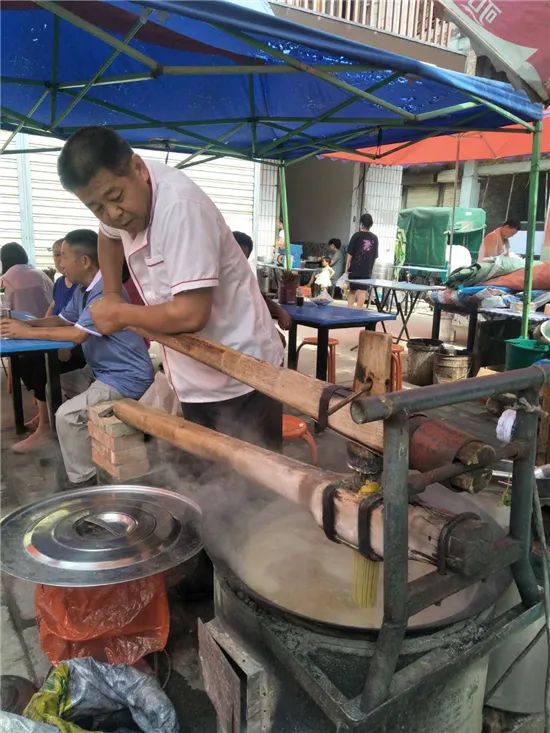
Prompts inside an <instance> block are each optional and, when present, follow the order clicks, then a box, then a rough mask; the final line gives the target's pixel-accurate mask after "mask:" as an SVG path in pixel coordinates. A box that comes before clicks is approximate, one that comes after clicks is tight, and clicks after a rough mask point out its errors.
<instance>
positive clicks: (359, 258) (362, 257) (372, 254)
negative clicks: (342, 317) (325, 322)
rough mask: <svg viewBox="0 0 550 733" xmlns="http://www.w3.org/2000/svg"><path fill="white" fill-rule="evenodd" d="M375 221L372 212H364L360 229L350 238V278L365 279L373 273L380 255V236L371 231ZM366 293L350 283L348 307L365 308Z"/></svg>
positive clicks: (348, 262) (348, 263) (348, 269)
mask: <svg viewBox="0 0 550 733" xmlns="http://www.w3.org/2000/svg"><path fill="white" fill-rule="evenodd" d="M373 223H374V222H373V219H372V216H371V215H370V214H363V215H362V216H361V218H360V219H359V224H360V229H359V231H358V232H356V233H355V234H354V235H353V236H352V238H351V239H350V242H349V245H348V256H347V258H346V272H347V273H348V276H349V279H350V280H365V279H366V278H369V277H370V276H371V274H372V268H373V267H374V263H375V261H376V258H377V257H378V237H377V236H376V234H373V233H372V232H371V229H372V225H373ZM366 295H367V293H366V291H365V290H352V289H351V285H350V290H349V293H348V308H353V306H354V305H356V304H357V307H358V308H363V306H364V305H365V298H366Z"/></svg>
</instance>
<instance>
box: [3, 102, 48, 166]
mask: <svg viewBox="0 0 550 733" xmlns="http://www.w3.org/2000/svg"><path fill="white" fill-rule="evenodd" d="M49 93H50V90H49V89H46V91H45V92H43V93H42V94H41V95H40V97H39V98H38V99H37V100H36V102H35V103H34V104H33V106H32V107H31V108H30V110H29V111H28V112H27V115H26V116H25V117H23V116H22V115H21V121H20V123H19V124H18V125H17V127H16V128H15V130H13V132H12V133H11V135H9V136H8V139H7V140H6V142H5V143H4V144H3V145H2V147H1V148H0V153H3V152H4V150H5V149H6V148H7V147H8V145H9V144H10V143H11V141H12V140H13V138H14V137H15V136H16V135H17V133H18V132H21V130H22V129H23V128H24V127H25V125H26V124H27V123H28V122H32V119H31V116H32V115H33V114H34V113H35V112H36V110H37V109H38V108H39V107H40V105H41V104H42V102H43V101H44V100H45V99H46V97H47V96H48V95H49Z"/></svg>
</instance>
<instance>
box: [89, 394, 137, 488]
mask: <svg viewBox="0 0 550 733" xmlns="http://www.w3.org/2000/svg"><path fill="white" fill-rule="evenodd" d="M88 432H89V433H90V438H91V441H92V460H93V462H94V463H95V464H96V466H97V467H98V468H99V469H101V470H102V471H105V472H106V473H107V474H108V475H109V476H110V477H111V478H112V479H113V480H114V481H128V480H129V479H135V478H137V477H139V476H143V475H144V474H146V473H148V472H149V468H150V467H149V459H148V457H147V449H146V446H145V443H144V442H143V433H141V432H140V431H139V430H136V429H135V428H132V427H130V426H129V425H126V423H124V422H122V420H119V419H118V417H116V416H115V415H113V414H112V402H101V403H99V404H98V405H93V406H92V407H88Z"/></svg>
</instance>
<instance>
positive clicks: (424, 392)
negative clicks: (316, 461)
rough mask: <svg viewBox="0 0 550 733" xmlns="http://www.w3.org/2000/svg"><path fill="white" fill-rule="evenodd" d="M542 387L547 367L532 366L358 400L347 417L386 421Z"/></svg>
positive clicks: (547, 377)
mask: <svg viewBox="0 0 550 733" xmlns="http://www.w3.org/2000/svg"><path fill="white" fill-rule="evenodd" d="M545 384H550V366H534V367H528V368H527V369H514V370H512V371H507V372H502V373H501V374H494V375H490V376H488V377H475V378H474V379H461V380H459V381H458V382H450V383H448V384H433V385H430V386H428V387H421V388H419V389H408V390H405V391H402V392H390V393H389V394H386V395H381V396H379V397H358V398H357V399H356V400H355V402H353V403H352V404H351V406H350V413H351V416H352V418H353V420H354V422H356V423H359V424H362V423H367V422H373V421H375V420H385V419H386V418H388V417H390V416H391V415H395V414H396V413H398V412H400V411H403V410H404V411H405V412H414V411H415V410H418V409H419V407H420V406H422V410H423V411H426V410H431V409H434V408H436V407H445V406H446V405H453V404H458V403H461V402H470V401H471V400H476V399H481V398H483V397H492V396H494V395H498V394H502V393H503V392H516V391H518V390H522V389H529V388H531V387H532V388H533V389H536V390H539V389H540V388H541V387H542V386H543V385H545ZM534 434H535V431H533V435H534Z"/></svg>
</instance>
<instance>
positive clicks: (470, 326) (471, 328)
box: [466, 308, 477, 354]
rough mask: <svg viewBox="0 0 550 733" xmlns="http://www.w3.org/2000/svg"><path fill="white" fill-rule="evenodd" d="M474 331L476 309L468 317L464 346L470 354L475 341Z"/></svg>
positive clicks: (475, 327)
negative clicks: (466, 337) (466, 340)
mask: <svg viewBox="0 0 550 733" xmlns="http://www.w3.org/2000/svg"><path fill="white" fill-rule="evenodd" d="M476 331H477V308H476V310H474V311H471V312H470V317H469V319H468V343H467V345H466V349H467V350H468V352H469V353H470V354H471V353H472V352H473V350H474V344H475V340H476Z"/></svg>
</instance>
